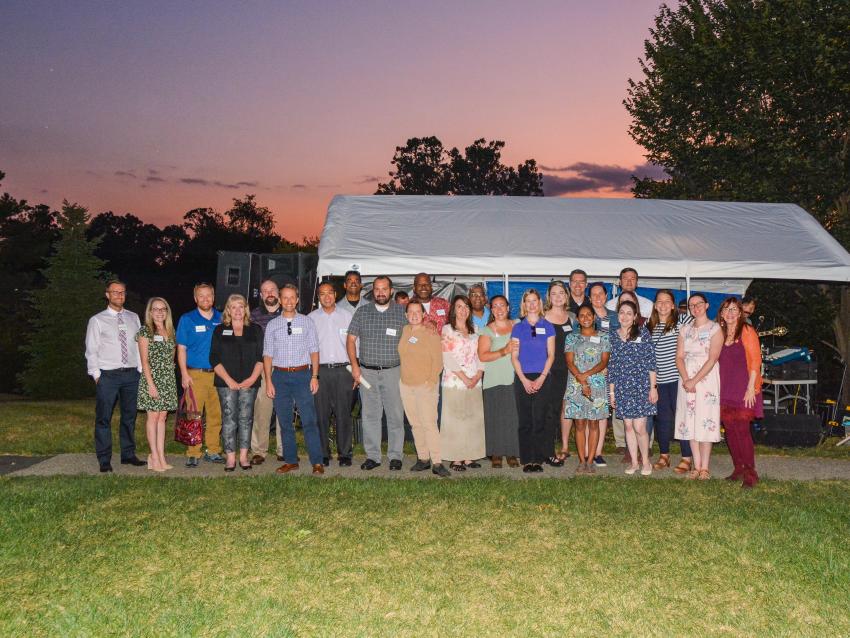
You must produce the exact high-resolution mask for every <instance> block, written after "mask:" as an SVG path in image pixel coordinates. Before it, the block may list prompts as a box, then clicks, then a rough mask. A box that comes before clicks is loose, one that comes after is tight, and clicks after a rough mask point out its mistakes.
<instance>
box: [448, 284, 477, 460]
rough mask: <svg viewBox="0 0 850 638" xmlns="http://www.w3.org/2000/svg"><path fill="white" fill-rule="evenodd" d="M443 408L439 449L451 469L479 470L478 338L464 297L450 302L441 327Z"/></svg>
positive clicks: (467, 302) (469, 304)
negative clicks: (445, 321)
mask: <svg viewBox="0 0 850 638" xmlns="http://www.w3.org/2000/svg"><path fill="white" fill-rule="evenodd" d="M442 337H443V338H442V345H443V381H442V387H443V408H442V412H441V419H440V448H441V453H442V456H443V458H444V459H450V460H451V461H452V464H451V468H452V469H453V470H455V471H457V472H463V471H464V470H466V468H467V467H472V468H477V467H481V465H480V464H479V463H478V461H477V460H478V459H480V458H483V457H484V455H485V453H486V448H485V445H484V399H483V394H482V388H481V377H482V376H484V365H483V364H482V363H481V361H480V360H479V359H478V335H477V334H476V332H475V327H474V325H473V323H472V304H471V303H470V302H469V298H468V297H466V296H465V295H456V296H455V298H454V299H452V307H451V309H450V310H449V320H448V322H447V323H446V325H445V326H443V332H442Z"/></svg>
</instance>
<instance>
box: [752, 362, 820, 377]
mask: <svg viewBox="0 0 850 638" xmlns="http://www.w3.org/2000/svg"><path fill="white" fill-rule="evenodd" d="M764 376H765V377H767V378H768V379H779V380H782V379H790V380H792V381H803V380H806V379H811V380H813V381H817V378H818V363H817V361H814V360H813V361H789V362H788V363H783V364H781V365H770V364H767V363H766V365H765V366H764Z"/></svg>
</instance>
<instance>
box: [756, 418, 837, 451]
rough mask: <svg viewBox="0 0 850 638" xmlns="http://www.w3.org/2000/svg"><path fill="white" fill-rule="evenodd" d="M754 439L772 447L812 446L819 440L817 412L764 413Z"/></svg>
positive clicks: (819, 429) (819, 421) (819, 431)
mask: <svg viewBox="0 0 850 638" xmlns="http://www.w3.org/2000/svg"><path fill="white" fill-rule="evenodd" d="M755 438H756V441H757V442H759V443H762V444H764V445H770V446H773V447H814V446H815V445H817V444H818V443H820V440H821V417H820V415H818V414H765V415H764V418H763V419H762V420H761V427H760V428H759V429H758V431H757V432H756V437H755Z"/></svg>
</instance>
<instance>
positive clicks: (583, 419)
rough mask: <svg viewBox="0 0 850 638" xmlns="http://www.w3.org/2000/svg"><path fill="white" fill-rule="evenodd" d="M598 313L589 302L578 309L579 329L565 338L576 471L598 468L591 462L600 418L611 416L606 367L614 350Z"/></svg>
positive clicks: (568, 407)
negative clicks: (601, 328) (599, 326)
mask: <svg viewBox="0 0 850 638" xmlns="http://www.w3.org/2000/svg"><path fill="white" fill-rule="evenodd" d="M595 323H596V322H595V313H594V312H593V308H592V307H591V306H589V305H582V306H581V307H579V309H578V324H579V330H578V331H576V332H572V333H570V334H568V335H567V338H566V341H565V342H564V352H565V353H566V360H567V369H568V370H569V372H570V375H569V377H568V379H567V390H566V392H565V393H564V418H565V419H573V420H575V424H576V449H577V450H578V468H577V469H576V474H593V473H595V472H596V469H595V468H594V465H593V463H591V461H592V459H593V456H594V453H595V450H596V444H597V439H598V438H599V427H598V425H597V424H598V422H599V420H601V419H607V418H608V393H607V392H606V391H605V368H607V367H608V357H609V356H610V352H611V342H610V341H609V339H608V333H607V332H599V331H597V329H596V325H595Z"/></svg>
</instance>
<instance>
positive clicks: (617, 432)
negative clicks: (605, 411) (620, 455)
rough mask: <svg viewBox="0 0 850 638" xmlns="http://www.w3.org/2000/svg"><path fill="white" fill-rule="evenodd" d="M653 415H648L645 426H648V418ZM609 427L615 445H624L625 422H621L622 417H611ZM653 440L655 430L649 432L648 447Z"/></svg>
mask: <svg viewBox="0 0 850 638" xmlns="http://www.w3.org/2000/svg"><path fill="white" fill-rule="evenodd" d="M652 418H654V417H648V419H647V427H649V419H652ZM611 429H612V430H613V431H614V443H615V444H616V445H617V447H622V448H624V447H626V424H625V423H623V420H622V419H618V418H617V417H616V416H612V417H611ZM653 441H655V430H654V429H653V430H652V432H650V433H649V447H652V443H653Z"/></svg>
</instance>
